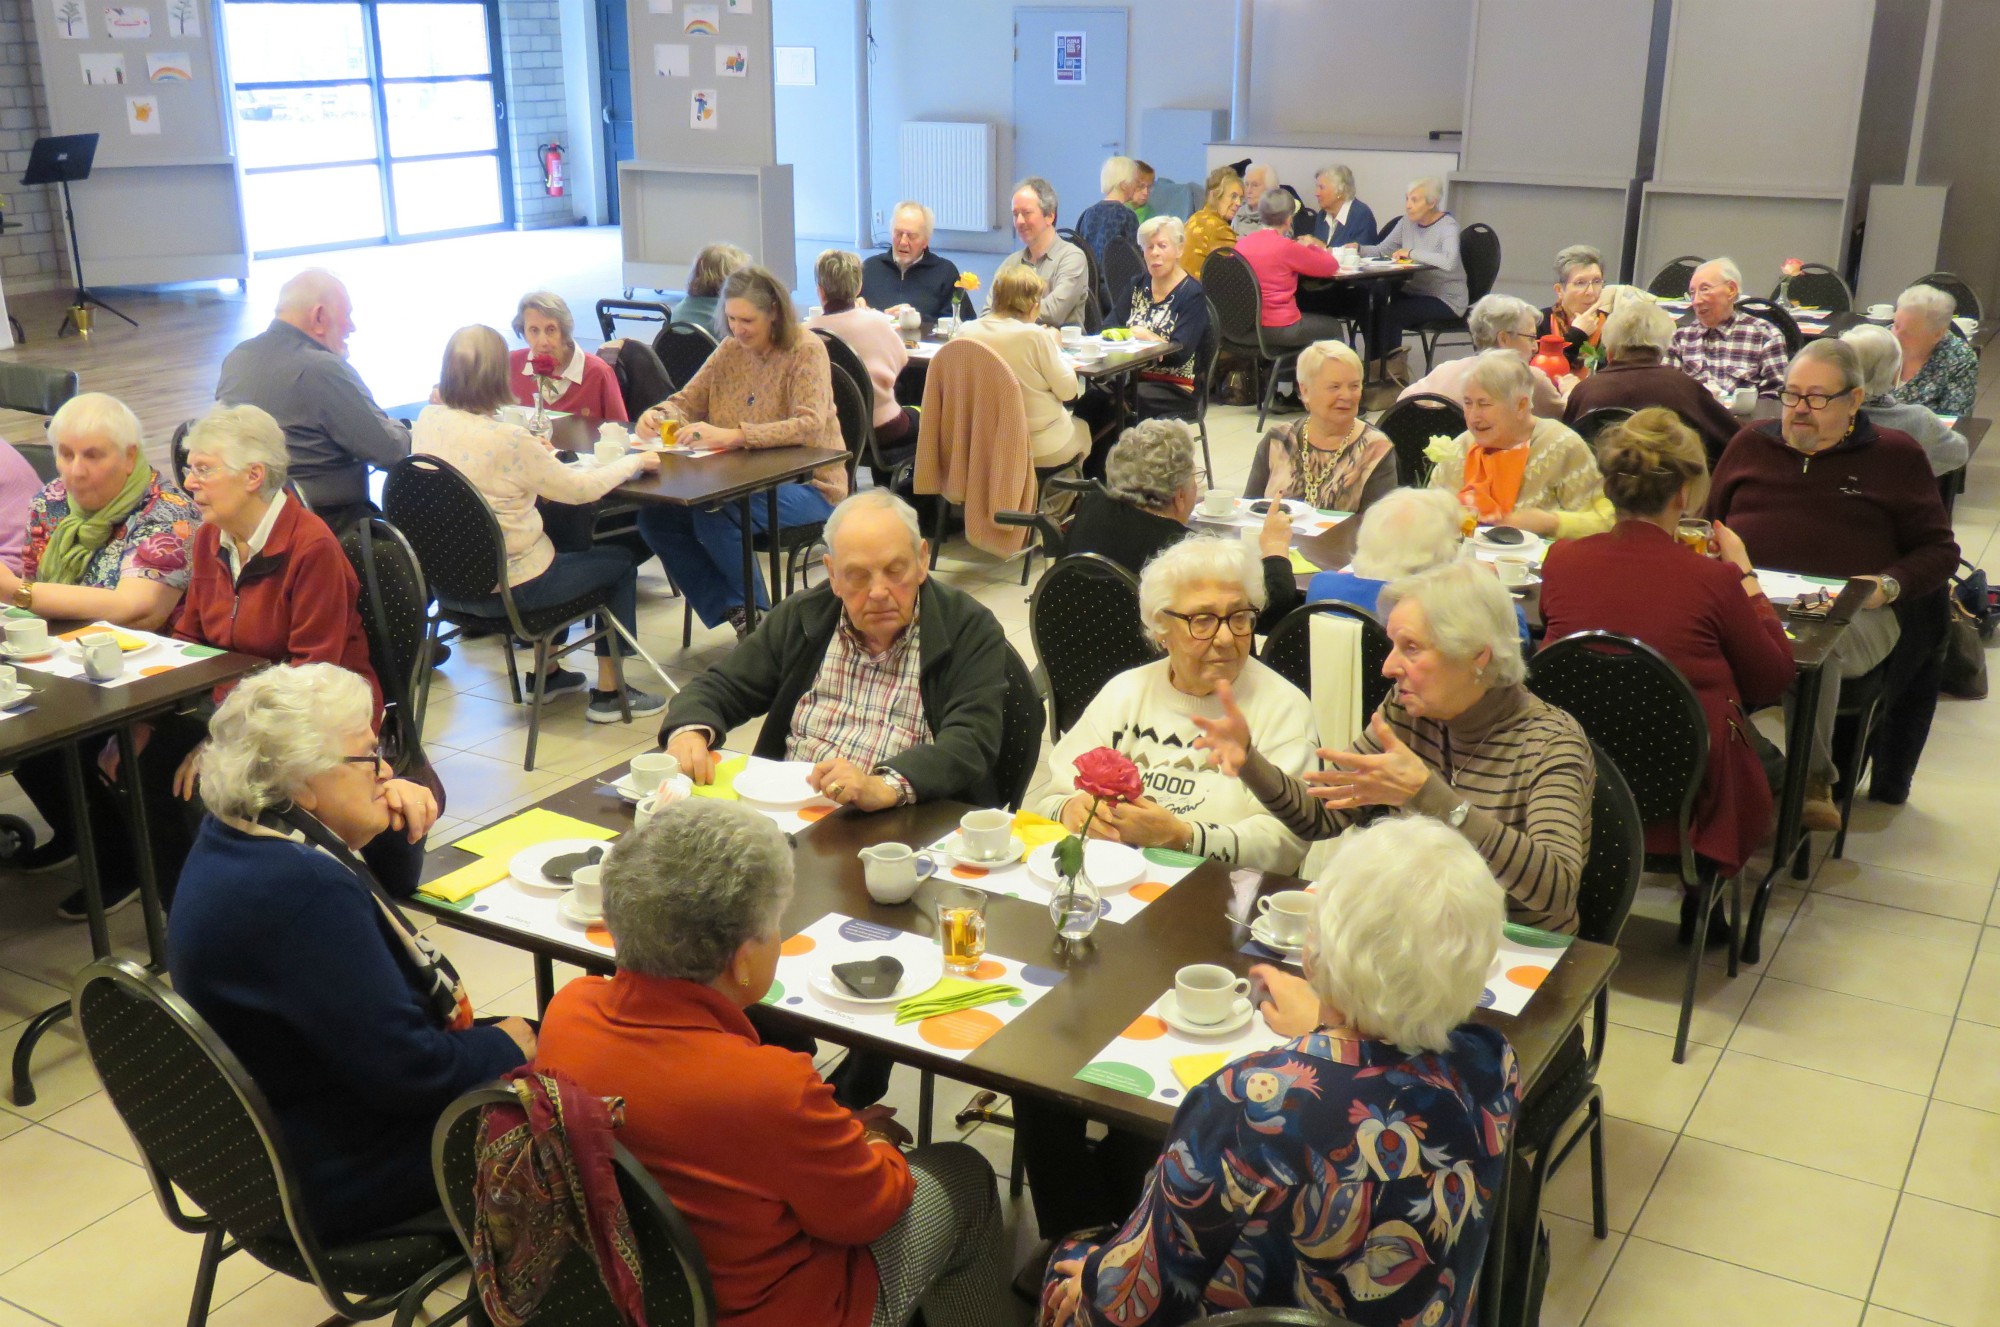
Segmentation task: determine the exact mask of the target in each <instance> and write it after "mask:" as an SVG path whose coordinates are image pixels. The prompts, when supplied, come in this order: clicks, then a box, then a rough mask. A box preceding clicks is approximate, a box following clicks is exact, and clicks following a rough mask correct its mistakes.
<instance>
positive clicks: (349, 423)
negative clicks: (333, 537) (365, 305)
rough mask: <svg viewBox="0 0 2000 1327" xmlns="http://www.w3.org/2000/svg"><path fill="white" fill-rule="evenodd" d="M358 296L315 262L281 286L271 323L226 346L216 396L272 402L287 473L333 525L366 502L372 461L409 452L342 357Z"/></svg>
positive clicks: (405, 434) (399, 428) (403, 431)
mask: <svg viewBox="0 0 2000 1327" xmlns="http://www.w3.org/2000/svg"><path fill="white" fill-rule="evenodd" d="M353 332H354V304H353V301H352V300H350V299H349V298H348V294H347V287H345V286H343V285H342V284H341V283H340V278H339V277H336V276H335V275H333V273H331V272H328V271H324V270H322V269H319V268H312V269H309V270H307V271H304V272H301V273H299V274H298V275H297V276H295V277H293V278H292V279H291V280H290V281H287V282H286V283H285V285H284V288H283V289H282V290H280V291H279V292H278V308H277V316H276V317H275V318H274V319H272V321H271V325H270V326H269V327H267V328H265V329H264V331H262V332H260V333H259V334H258V335H256V336H253V337H251V338H250V339H249V340H248V341H245V342H244V343H243V344H241V345H239V346H237V347H236V349H234V350H232V351H230V352H229V357H228V358H227V359H225V360H223V361H222V378H221V380H220V381H219V382H217V383H216V385H215V399H216V400H218V401H220V402H222V403H223V404H224V405H254V406H258V407H260V408H261V409H263V410H266V411H268V412H270V414H271V416H272V418H274V419H276V420H277V421H278V423H279V425H280V426H281V427H282V428H283V429H284V430H285V449H286V450H287V451H289V452H290V453H291V458H292V474H291V477H292V479H293V480H294V481H295V482H296V483H297V484H298V486H299V490H300V492H302V493H304V494H305V498H306V501H307V502H308V503H309V504H311V506H312V509H313V511H314V512H315V513H317V514H318V515H319V516H320V517H322V518H323V519H324V520H325V521H326V523H327V524H328V525H330V526H332V527H333V528H334V530H335V531H339V530H342V529H344V528H346V527H347V526H348V525H350V524H352V523H353V522H354V521H355V520H356V519H357V518H359V517H360V516H361V515H363V514H365V513H367V512H369V511H372V510H373V507H372V504H371V503H370V502H369V499H368V467H369V466H371V465H373V466H377V467H380V468H382V469H387V468H388V467H389V466H392V465H394V464H395V463H396V462H397V461H400V460H402V459H403V458H404V457H405V456H408V455H409V454H410V430H409V429H408V428H407V427H406V426H404V425H403V424H401V423H398V422H397V421H396V420H393V419H391V418H389V417H388V416H387V415H385V414H383V413H382V408H381V407H380V406H378V405H376V404H375V398H374V397H373V396H370V395H369V394H368V387H367V385H366V384H365V383H363V382H362V381H361V375H360V374H358V373H356V372H355V371H354V369H353V368H352V367H351V366H350V365H349V364H348V362H347V338H348V337H349V336H351V335H353Z"/></svg>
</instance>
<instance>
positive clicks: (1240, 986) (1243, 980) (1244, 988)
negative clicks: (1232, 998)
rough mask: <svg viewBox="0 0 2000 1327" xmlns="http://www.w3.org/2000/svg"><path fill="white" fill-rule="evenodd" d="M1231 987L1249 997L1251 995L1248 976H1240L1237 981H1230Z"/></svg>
mask: <svg viewBox="0 0 2000 1327" xmlns="http://www.w3.org/2000/svg"><path fill="white" fill-rule="evenodd" d="M1229 989H1230V990H1232V991H1234V992H1236V994H1238V995H1240V996H1243V997H1244V998H1245V999H1247V998H1249V995H1250V979H1249V978H1248V977H1238V978H1237V979H1236V980H1235V981H1232V982H1230V983H1229Z"/></svg>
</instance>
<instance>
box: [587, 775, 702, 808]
mask: <svg viewBox="0 0 2000 1327" xmlns="http://www.w3.org/2000/svg"><path fill="white" fill-rule="evenodd" d="M664 782H671V783H684V784H686V785H687V786H688V795H689V796H692V795H693V790H694V780H693V779H690V778H689V777H688V776H687V775H685V774H675V775H671V776H670V777H669V778H668V779H666V780H664ZM608 786H609V787H610V789H611V791H612V792H615V793H617V794H618V796H619V798H620V799H621V800H623V801H626V802H630V803H631V804H632V805H633V806H637V805H638V804H639V803H641V802H643V801H645V800H646V799H647V798H648V797H651V796H652V795H653V792H654V790H655V789H657V788H658V787H659V784H654V785H653V787H652V788H641V787H639V786H637V785H635V784H634V783H633V782H632V776H631V775H630V774H627V775H625V776H624V777H623V778H619V779H614V780H612V781H611V783H610V784H609V785H608Z"/></svg>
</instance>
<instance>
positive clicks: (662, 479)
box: [610, 447, 847, 507]
mask: <svg viewBox="0 0 2000 1327" xmlns="http://www.w3.org/2000/svg"><path fill="white" fill-rule="evenodd" d="M846 460H847V452H846V451H845V450H844V449H841V448H835V447H739V448H733V449H731V450H730V451H726V452H717V453H716V454H715V455H713V456H674V455H672V454H667V455H663V456H661V457H660V468H659V469H658V470H656V471H654V472H653V473H652V474H645V475H640V476H639V477H638V478H637V479H634V480H631V481H630V482H628V483H624V484H620V485H619V486H618V487H617V488H615V489H613V490H611V494H610V496H612V497H614V498H622V499H624V500H625V501H627V502H651V503H664V504H668V505H671V506H676V507H705V506H709V505H711V504H713V503H717V502H727V501H729V500H730V499H732V498H740V497H742V496H743V495H744V494H746V493H757V492H761V491H762V490H764V489H767V488H772V487H775V486H776V485H779V484H782V483H785V482H786V481H787V480H792V479H804V478H806V477H807V476H809V475H811V474H812V472H813V471H815V470H817V469H819V468H820V467H821V466H823V465H827V464H829V463H844V462H845V461H846Z"/></svg>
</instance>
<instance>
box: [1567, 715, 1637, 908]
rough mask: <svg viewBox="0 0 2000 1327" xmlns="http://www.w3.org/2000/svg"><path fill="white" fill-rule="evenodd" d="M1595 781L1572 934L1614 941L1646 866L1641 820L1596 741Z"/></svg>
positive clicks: (1628, 790)
mask: <svg viewBox="0 0 2000 1327" xmlns="http://www.w3.org/2000/svg"><path fill="white" fill-rule="evenodd" d="M1591 754H1592V755H1593V756H1595V757H1596V761H1597V782H1596V783H1595V784H1594V785H1593V786H1592V787H1591V790H1590V853H1589V855H1588V856H1586V857H1585V858H1584V859H1583V875H1582V878H1581V879H1580V880H1579V881H1578V882H1577V890H1576V933H1577V935H1578V936H1579V937H1581V938H1582V939H1585V940H1591V941H1595V942H1596V943H1598V944H1600V945H1615V944H1617V943H1618V934H1619V932H1621V931H1623V930H1624V929H1625V918H1626V917H1627V916H1629V915H1630V914H1631V912H1632V900H1633V899H1634V898H1635V897H1636V896H1637V895H1638V893H1639V877H1640V875H1641V874H1642V873H1643V872H1644V871H1645V867H1646V822H1645V820H1644V818H1643V817H1641V816H1640V814H1639V803H1638V801H1637V800H1636V799H1634V798H1633V796H1632V786H1631V785H1630V784H1628V783H1627V782H1625V775H1624V773H1623V772H1622V771H1621V770H1620V769H1619V768H1618V762H1617V761H1616V760H1614V759H1612V758H1611V756H1610V755H1609V754H1608V753H1606V752H1605V750H1604V748H1602V747H1600V746H1598V745H1597V744H1596V743H1594V742H1593V743H1592V744H1591Z"/></svg>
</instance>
